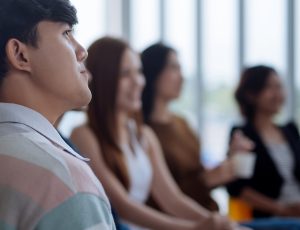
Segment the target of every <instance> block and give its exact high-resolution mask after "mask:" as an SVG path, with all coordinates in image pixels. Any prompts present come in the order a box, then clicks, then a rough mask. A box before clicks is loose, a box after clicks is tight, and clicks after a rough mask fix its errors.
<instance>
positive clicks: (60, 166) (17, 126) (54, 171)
mask: <svg viewBox="0 0 300 230" xmlns="http://www.w3.org/2000/svg"><path fill="white" fill-rule="evenodd" d="M85 161H88V159H86V158H83V157H81V156H80V155H79V154H77V153H76V152H75V151H74V150H73V149H72V148H71V147H70V146H68V145H67V144H66V143H65V142H64V141H63V139H62V138H61V137H60V135H59V134H58V132H57V131H56V130H55V128H54V127H53V126H52V125H51V123H50V122H49V121H48V120H47V119H46V118H45V117H43V116H42V115H41V114H39V113H38V112H36V111H33V110H31V109H29V108H26V107H23V106H20V105H16V104H9V103H0V229H1V230H31V229H38V230H96V229H97V230H98V229H99V230H108V229H115V224H114V221H113V218H112V215H111V207H110V204H109V201H108V199H107V197H106V195H105V192H104V190H103V187H102V185H101V184H100V182H99V181H98V179H97V178H96V176H95V175H94V173H93V172H92V170H91V169H90V167H89V166H88V165H87V163H86V162H85Z"/></svg>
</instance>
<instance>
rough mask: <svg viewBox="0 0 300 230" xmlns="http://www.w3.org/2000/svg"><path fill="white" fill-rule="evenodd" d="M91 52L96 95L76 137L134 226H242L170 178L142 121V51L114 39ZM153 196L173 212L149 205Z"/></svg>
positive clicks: (101, 42)
mask: <svg viewBox="0 0 300 230" xmlns="http://www.w3.org/2000/svg"><path fill="white" fill-rule="evenodd" d="M88 51H89V57H88V59H87V68H88V70H89V71H90V72H91V74H92V81H91V91H92V94H93V99H92V101H91V104H90V106H89V108H88V123H87V124H85V125H83V126H80V127H78V128H77V129H75V130H74V132H73V134H72V136H71V137H72V140H73V141H74V143H75V144H76V145H77V146H78V147H79V149H80V151H81V152H83V153H85V154H86V155H87V156H88V157H89V158H90V159H91V167H92V168H93V170H94V172H95V174H96V175H97V176H98V177H99V179H100V180H101V182H102V183H103V186H104V188H105V190H106V193H107V194H108V196H109V198H110V200H111V203H112V205H113V207H115V209H116V210H117V212H118V214H119V215H120V216H121V218H122V219H123V220H124V221H125V222H127V223H129V225H130V229H145V228H151V229H175V230H176V229H181V230H185V229H216V230H217V229H222V230H223V229H224V230H225V229H230V230H232V229H237V227H236V225H235V224H233V223H232V222H230V221H228V220H227V218H225V217H221V216H219V215H217V214H211V213H210V212H208V211H207V210H205V209H204V208H202V207H201V206H199V205H198V204H197V203H195V202H194V201H192V200H191V199H189V198H188V197H186V196H185V195H184V194H183V193H182V192H181V191H180V189H179V188H178V187H177V186H176V183H175V182H174V181H173V179H172V177H171V176H170V174H169V171H168V170H167V166H166V165H165V162H164V159H163V157H162V154H161V149H160V145H159V142H158V140H157V139H156V136H155V135H154V134H153V133H152V131H151V130H150V129H149V128H147V127H145V126H144V125H143V124H142V122H141V119H139V117H140V114H139V112H140V109H141V104H142V103H141V93H142V90H143V88H144V85H145V79H144V76H143V74H142V67H141V61H140V57H139V56H138V55H137V53H136V52H134V51H133V50H132V49H131V48H130V47H129V46H128V44H127V43H125V42H123V41H121V40H118V39H113V38H103V39H100V40H97V41H96V42H94V43H93V44H92V45H91V47H90V48H89V49H88ZM150 194H151V195H152V196H153V197H154V199H155V200H156V202H157V203H159V204H160V206H161V207H162V208H163V210H164V211H165V212H166V213H168V214H163V213H161V212H158V211H155V210H154V209H152V208H150V207H148V206H146V205H145V201H146V200H147V199H148V197H149V195H150Z"/></svg>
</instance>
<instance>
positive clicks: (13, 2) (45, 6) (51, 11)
mask: <svg viewBox="0 0 300 230" xmlns="http://www.w3.org/2000/svg"><path fill="white" fill-rule="evenodd" d="M76 13H77V12H76V9H75V8H74V7H73V6H72V5H71V3H70V1H69V0H1V2H0V83H1V80H2V79H3V78H4V76H5V75H6V74H7V72H8V71H9V69H8V64H7V60H6V59H7V55H6V50H5V49H6V44H7V42H8V41H9V40H10V39H12V38H15V39H18V40H19V41H21V42H23V43H25V44H28V45H31V46H33V47H37V42H38V34H37V25H38V23H40V22H41V21H52V22H62V23H67V24H69V25H70V26H73V25H75V24H77V22H78V21H77V16H76Z"/></svg>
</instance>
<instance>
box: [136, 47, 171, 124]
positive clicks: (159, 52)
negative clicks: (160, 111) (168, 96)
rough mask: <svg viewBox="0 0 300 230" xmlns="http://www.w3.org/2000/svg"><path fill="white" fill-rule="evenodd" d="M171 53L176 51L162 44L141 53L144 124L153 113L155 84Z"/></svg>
mask: <svg viewBox="0 0 300 230" xmlns="http://www.w3.org/2000/svg"><path fill="white" fill-rule="evenodd" d="M171 52H176V51H175V49H173V48H171V47H169V46H167V45H165V44H162V43H156V44H154V45H152V46H150V47H148V48H147V49H146V50H144V51H143V52H142V55H141V58H142V64H143V72H144V75H145V79H146V86H145V88H144V91H143V95H142V101H143V106H142V109H143V116H144V120H145V122H146V123H149V122H150V116H151V113H152V112H153V106H154V99H155V93H156V89H155V87H156V82H157V80H158V77H159V75H160V74H161V72H162V71H163V70H164V68H165V67H166V65H167V62H168V57H169V54H170V53H171Z"/></svg>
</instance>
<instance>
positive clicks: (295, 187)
mask: <svg viewBox="0 0 300 230" xmlns="http://www.w3.org/2000/svg"><path fill="white" fill-rule="evenodd" d="M235 98H236V101H237V103H238V106H239V108H240V111H241V114H242V115H243V117H244V119H245V124H244V125H242V126H238V127H234V128H233V131H235V130H241V131H242V133H243V135H244V136H245V138H248V139H250V140H252V142H253V143H254V146H255V147H254V149H253V152H254V153H255V154H256V155H257V160H256V164H255V170H254V174H253V176H252V177H251V178H250V179H247V180H236V181H234V182H233V183H230V184H229V185H228V191H229V193H230V194H231V195H232V196H235V197H240V198H241V199H243V200H244V201H246V202H248V203H249V204H251V207H253V216H254V217H269V216H282V217H300V136H299V132H298V129H297V127H296V125H295V124H294V123H292V122H289V123H287V124H286V125H283V126H278V125H276V124H275V122H274V118H275V116H276V115H277V114H278V113H279V112H280V111H281V109H282V106H283V104H284V101H285V94H284V90H283V86H282V82H281V80H280V77H279V76H278V73H277V72H276V71H275V70H274V69H273V68H271V67H268V66H254V67H251V68H248V69H245V71H244V72H243V73H242V76H241V80H240V82H239V85H238V88H237V90H236V92H235Z"/></svg>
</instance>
